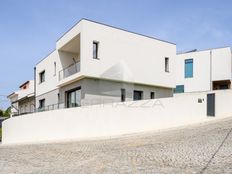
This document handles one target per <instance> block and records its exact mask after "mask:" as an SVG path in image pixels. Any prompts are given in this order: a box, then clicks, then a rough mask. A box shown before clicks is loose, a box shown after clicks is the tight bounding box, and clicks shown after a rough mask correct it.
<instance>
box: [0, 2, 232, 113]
mask: <svg viewBox="0 0 232 174" xmlns="http://www.w3.org/2000/svg"><path fill="white" fill-rule="evenodd" d="M231 7H232V1H230V0H221V1H219V0H175V1H174V0H114V1H113V0H111V1H110V0H97V1H93V0H54V1H52V0H50V1H48V0H23V1H19V0H7V1H3V0H2V1H0V60H1V67H0V74H1V75H0V108H5V107H6V106H8V105H9V103H8V102H6V98H5V96H6V95H8V94H9V93H11V92H12V91H14V90H17V88H18V86H19V85H20V84H21V83H23V82H25V81H27V80H29V79H33V67H34V66H35V64H36V63H37V62H38V61H39V60H41V59H42V58H44V57H45V56H46V55H47V54H48V53H49V52H51V51H52V50H53V49H54V48H55V42H56V40H57V39H58V38H59V37H60V36H61V35H62V34H63V33H64V32H66V31H67V30H68V29H69V28H70V27H72V26H73V25H74V24H75V23H76V22H77V21H79V20H80V19H81V18H88V19H92V20H95V21H98V22H102V23H106V24H109V25H113V26H117V27H121V28H123V29H126V30H130V31H134V32H138V33H141V34H145V35H149V36H153V37H156V38H160V39H163V40H167V41H170V42H174V43H176V44H177V50H178V51H186V50H191V49H195V48H197V49H207V48H214V47H223V46H232V21H231V19H232V12H231Z"/></svg>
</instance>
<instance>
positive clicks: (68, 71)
mask: <svg viewBox="0 0 232 174" xmlns="http://www.w3.org/2000/svg"><path fill="white" fill-rule="evenodd" d="M78 72H80V62H77V63H74V64H71V65H69V66H68V67H67V68H64V69H62V70H60V71H59V80H63V79H65V78H67V77H69V76H71V75H73V74H76V73H78Z"/></svg>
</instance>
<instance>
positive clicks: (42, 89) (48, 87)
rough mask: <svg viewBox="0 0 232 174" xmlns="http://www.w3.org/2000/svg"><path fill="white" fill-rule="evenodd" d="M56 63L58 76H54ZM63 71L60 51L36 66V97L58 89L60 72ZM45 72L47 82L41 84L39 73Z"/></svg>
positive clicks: (54, 52)
mask: <svg viewBox="0 0 232 174" xmlns="http://www.w3.org/2000/svg"><path fill="white" fill-rule="evenodd" d="M54 62H56V70H57V71H56V75H54ZM61 69H62V66H61V61H60V58H59V54H58V51H57V50H55V51H53V52H52V53H51V54H50V55H48V57H46V58H45V59H43V60H42V61H41V62H40V63H38V64H37V65H36V96H40V95H42V94H45V93H47V92H50V91H53V90H55V89H57V88H58V87H57V85H58V82H59V70H61ZM44 70H45V82H43V83H40V81H39V73H40V72H42V71H44Z"/></svg>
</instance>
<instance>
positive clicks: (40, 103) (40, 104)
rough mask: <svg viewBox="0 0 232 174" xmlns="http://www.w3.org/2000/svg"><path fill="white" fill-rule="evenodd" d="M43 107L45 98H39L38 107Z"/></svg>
mask: <svg viewBox="0 0 232 174" xmlns="http://www.w3.org/2000/svg"><path fill="white" fill-rule="evenodd" d="M43 108H45V98H43V99H40V100H39V109H43Z"/></svg>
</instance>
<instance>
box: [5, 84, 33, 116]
mask: <svg viewBox="0 0 232 174" xmlns="http://www.w3.org/2000/svg"><path fill="white" fill-rule="evenodd" d="M7 98H8V99H9V100H10V102H11V115H12V116H16V115H22V114H28V113H32V112H34V109H35V104H34V103H35V102H34V101H35V94H34V80H29V81H26V82H25V83H23V84H22V85H20V86H19V90H18V91H15V92H13V93H12V94H10V95H9V96H8V97H7Z"/></svg>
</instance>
